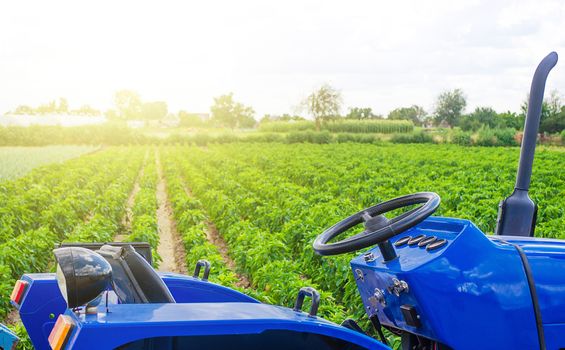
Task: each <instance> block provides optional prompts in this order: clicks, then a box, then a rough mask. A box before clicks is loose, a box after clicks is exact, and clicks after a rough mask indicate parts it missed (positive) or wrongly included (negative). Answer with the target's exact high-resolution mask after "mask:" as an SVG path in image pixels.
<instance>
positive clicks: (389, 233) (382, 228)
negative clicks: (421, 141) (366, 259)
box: [313, 192, 441, 255]
mask: <svg viewBox="0 0 565 350" xmlns="http://www.w3.org/2000/svg"><path fill="white" fill-rule="evenodd" d="M440 201H441V200H440V198H439V196H438V195H437V194H436V193H434V192H419V193H413V194H409V195H407V196H402V197H398V198H394V199H391V200H389V201H386V202H382V203H379V204H377V205H375V206H372V207H370V208H367V209H364V210H362V211H360V212H358V213H357V214H354V215H351V216H350V217H348V218H347V219H345V220H342V221H340V222H338V223H337V224H335V225H333V226H332V227H330V228H329V229H327V230H325V231H324V232H323V233H322V234H321V235H319V236H318V237H316V240H314V243H313V247H314V251H315V252H316V253H318V254H320V255H337V254H344V253H349V252H353V251H356V250H359V249H362V248H366V247H370V246H372V245H375V244H381V243H384V242H386V241H388V240H389V239H390V238H392V237H394V236H396V235H397V234H399V233H402V232H404V231H406V230H407V229H409V228H410V227H413V226H415V225H417V224H419V223H420V222H422V221H424V220H425V219H426V218H427V217H428V216H430V215H432V214H433V213H434V212H435V211H436V209H437V208H438V207H439V203H440ZM422 203H424V204H422ZM416 204H422V205H421V206H418V207H416V208H414V209H411V210H409V211H407V212H405V213H403V214H401V215H398V216H397V217H395V218H393V219H390V220H389V219H387V218H386V217H385V216H384V215H383V214H385V213H388V212H390V211H392V210H395V209H400V208H404V207H408V206H411V205H416ZM362 222H364V225H365V230H363V232H361V233H358V234H356V235H354V236H351V237H348V238H345V239H343V240H341V241H339V242H334V243H328V242H329V241H330V240H331V239H332V238H334V237H337V236H338V235H340V234H342V233H344V232H346V231H348V230H349V229H351V228H352V227H355V226H357V225H359V224H360V223H362Z"/></svg>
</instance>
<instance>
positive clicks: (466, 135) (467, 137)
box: [451, 131, 473, 146]
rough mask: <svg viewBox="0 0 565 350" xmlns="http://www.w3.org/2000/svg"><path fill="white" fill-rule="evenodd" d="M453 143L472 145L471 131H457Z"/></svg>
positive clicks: (452, 139) (452, 138)
mask: <svg viewBox="0 0 565 350" xmlns="http://www.w3.org/2000/svg"><path fill="white" fill-rule="evenodd" d="M451 143H454V144H456V145H461V146H471V145H472V144H473V140H472V139H471V133H470V132H465V131H456V132H455V133H454V134H453V136H452V137H451Z"/></svg>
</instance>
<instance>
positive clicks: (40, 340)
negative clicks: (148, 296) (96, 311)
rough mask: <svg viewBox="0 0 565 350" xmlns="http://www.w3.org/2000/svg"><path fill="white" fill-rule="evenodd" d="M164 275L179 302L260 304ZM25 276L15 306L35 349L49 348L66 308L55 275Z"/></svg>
mask: <svg viewBox="0 0 565 350" xmlns="http://www.w3.org/2000/svg"><path fill="white" fill-rule="evenodd" d="M161 277H162V278H163V281H164V282H165V284H166V285H167V287H168V288H169V289H170V291H171V294H172V295H173V297H174V298H175V300H176V301H177V302H179V303H215V302H218V303H225V302H240V303H258V301H257V300H255V299H253V298H251V297H249V296H247V295H245V294H243V293H240V292H238V291H236V290H233V289H230V288H226V287H224V286H220V285H218V284H215V283H211V282H205V281H202V280H200V279H197V278H194V277H190V276H185V275H179V274H173V273H163V274H161ZM22 279H23V280H25V281H27V282H28V283H29V287H28V288H27V290H26V294H25V295H24V296H23V299H22V303H21V305H17V304H14V306H15V307H16V308H17V309H19V313H20V318H21V319H22V322H23V324H24V326H25V327H26V330H27V331H28V333H29V335H30V339H31V341H32V342H33V344H34V346H35V348H36V349H38V350H42V349H50V347H49V344H48V343H47V337H48V336H49V334H50V333H51V330H52V329H53V326H54V325H55V321H56V319H57V316H58V315H60V314H62V313H64V312H65V310H66V303H65V300H64V299H63V296H62V295H61V292H60V291H59V287H58V286H57V280H56V278H55V274H53V273H37V274H25V275H23V277H22Z"/></svg>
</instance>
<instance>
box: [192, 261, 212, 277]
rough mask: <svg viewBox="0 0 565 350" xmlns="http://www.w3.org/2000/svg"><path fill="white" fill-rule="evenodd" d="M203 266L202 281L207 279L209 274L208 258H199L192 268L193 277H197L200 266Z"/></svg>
mask: <svg viewBox="0 0 565 350" xmlns="http://www.w3.org/2000/svg"><path fill="white" fill-rule="evenodd" d="M202 266H204V274H203V275H202V281H208V276H209V275H210V266H211V265H210V262H209V261H208V260H204V259H200V260H198V262H197V263H196V267H195V268H194V275H193V277H194V278H198V276H199V275H200V268H201V267H202Z"/></svg>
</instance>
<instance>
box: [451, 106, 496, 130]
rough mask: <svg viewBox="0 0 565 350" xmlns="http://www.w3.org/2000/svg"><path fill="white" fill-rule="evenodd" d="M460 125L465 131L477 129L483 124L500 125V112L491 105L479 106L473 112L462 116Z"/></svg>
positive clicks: (490, 126) (491, 126) (492, 126)
mask: <svg viewBox="0 0 565 350" xmlns="http://www.w3.org/2000/svg"><path fill="white" fill-rule="evenodd" d="M459 126H460V127H461V129H462V130H464V131H470V130H472V131H477V130H479V129H480V128H481V127H482V126H486V127H489V128H495V127H497V126H498V114H497V113H496V111H495V110H494V109H492V108H490V107H477V108H475V110H474V111H473V113H471V114H468V115H466V116H462V117H461V119H460V121H459Z"/></svg>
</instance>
